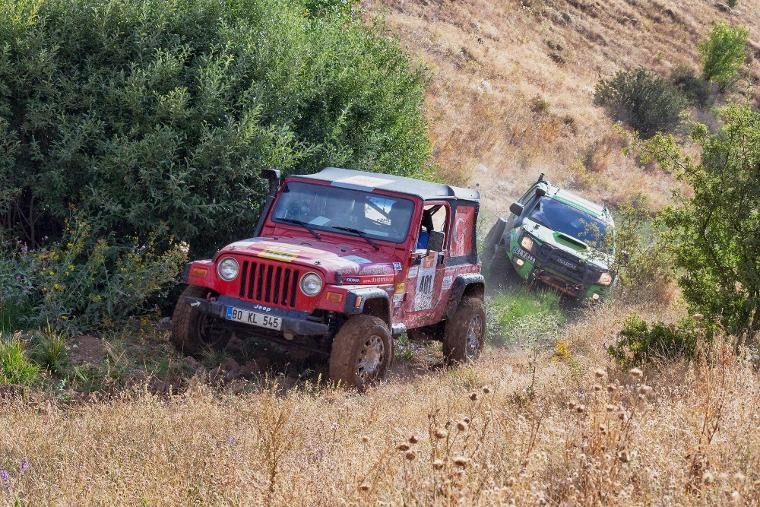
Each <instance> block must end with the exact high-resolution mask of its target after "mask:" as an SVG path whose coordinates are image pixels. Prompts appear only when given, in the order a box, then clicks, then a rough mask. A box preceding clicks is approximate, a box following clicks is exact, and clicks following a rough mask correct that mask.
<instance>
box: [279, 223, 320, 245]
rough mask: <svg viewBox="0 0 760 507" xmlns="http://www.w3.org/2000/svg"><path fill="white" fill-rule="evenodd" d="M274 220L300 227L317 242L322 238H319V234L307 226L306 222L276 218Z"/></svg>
mask: <svg viewBox="0 0 760 507" xmlns="http://www.w3.org/2000/svg"><path fill="white" fill-rule="evenodd" d="M276 220H279V221H280V222H285V223H288V224H294V225H300V226H301V227H303V228H304V229H306V230H307V231H309V232H310V233H311V235H312V236H314V237H315V238H317V239H319V240H321V239H322V236H320V234H319V233H318V232H317V231H315V230H314V228H313V227H312V226H311V225H309V224H308V223H307V222H304V221H303V220H297V219H295V218H277V219H276Z"/></svg>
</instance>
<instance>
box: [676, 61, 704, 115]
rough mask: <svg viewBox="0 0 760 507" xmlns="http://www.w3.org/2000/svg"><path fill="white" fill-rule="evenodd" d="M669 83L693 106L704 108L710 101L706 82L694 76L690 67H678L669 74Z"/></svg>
mask: <svg viewBox="0 0 760 507" xmlns="http://www.w3.org/2000/svg"><path fill="white" fill-rule="evenodd" d="M670 81H671V82H672V83H673V84H674V85H675V86H676V87H677V88H678V89H679V90H680V91H681V93H683V95H684V96H685V97H686V98H687V99H689V102H691V103H692V104H694V105H695V106H699V107H705V106H707V105H708V103H709V101H710V87H709V86H708V84H707V81H705V80H704V79H702V78H700V77H699V76H697V75H696V73H695V72H694V70H693V69H692V68H691V67H688V66H686V65H679V66H677V67H676V68H674V69H673V72H671V74H670Z"/></svg>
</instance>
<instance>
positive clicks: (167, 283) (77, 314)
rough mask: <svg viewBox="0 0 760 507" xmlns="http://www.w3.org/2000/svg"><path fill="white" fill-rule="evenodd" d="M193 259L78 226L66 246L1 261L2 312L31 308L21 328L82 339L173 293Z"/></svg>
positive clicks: (20, 315)
mask: <svg viewBox="0 0 760 507" xmlns="http://www.w3.org/2000/svg"><path fill="white" fill-rule="evenodd" d="M158 234H159V233H158V232H157V235H158ZM111 239H112V238H111ZM186 260H187V257H186V253H185V249H184V247H183V245H180V244H176V243H170V244H169V245H167V246H166V247H165V248H161V249H158V248H157V247H156V245H155V242H154V240H153V239H152V238H148V240H147V242H145V243H142V244H141V243H138V242H137V241H136V240H132V242H131V243H130V242H126V240H125V241H124V242H121V243H120V244H116V243H115V241H109V238H96V237H95V236H94V235H93V233H92V228H91V227H90V226H89V224H88V223H86V222H83V221H81V220H75V221H72V222H71V223H69V225H68V226H67V228H66V230H65V232H64V237H63V238H62V241H61V242H57V243H54V244H52V245H50V246H49V247H47V248H44V249H39V250H36V251H33V252H24V251H17V252H15V253H14V254H13V255H12V256H9V257H6V258H4V259H2V260H0V282H3V284H2V285H0V307H3V308H5V307H9V308H22V309H23V312H17V314H15V315H14V316H13V319H12V320H13V322H11V325H10V326H9V327H11V328H14V329H16V328H20V327H25V328H44V327H46V326H47V325H52V326H53V327H54V328H55V329H58V330H64V331H67V332H68V333H71V334H75V333H82V332H86V331H90V330H94V329H97V328H102V327H108V326H110V325H112V324H115V323H118V322H121V321H123V320H124V319H125V318H126V317H127V316H129V315H132V314H134V313H138V312H140V311H141V310H144V309H145V307H146V304H147V303H148V302H149V300H150V298H152V297H155V296H156V295H161V294H163V293H165V292H166V291H167V290H168V289H169V288H170V287H171V286H173V285H174V284H175V282H176V276H177V273H178V272H179V270H180V269H181V267H182V265H183V264H184V263H185V261H186ZM5 282H7V283H5ZM8 320H11V319H8Z"/></svg>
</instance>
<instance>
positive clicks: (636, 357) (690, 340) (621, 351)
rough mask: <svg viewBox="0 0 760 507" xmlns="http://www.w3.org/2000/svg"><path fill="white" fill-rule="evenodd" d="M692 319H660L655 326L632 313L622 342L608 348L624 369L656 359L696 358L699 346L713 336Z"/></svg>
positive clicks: (624, 324) (621, 339)
mask: <svg viewBox="0 0 760 507" xmlns="http://www.w3.org/2000/svg"><path fill="white" fill-rule="evenodd" d="M697 324H698V323H697V322H695V321H694V320H692V319H688V318H687V319H683V320H681V321H680V322H678V323H677V324H663V323H662V322H657V323H654V324H652V325H651V326H650V325H649V324H647V323H646V322H645V321H644V320H642V319H641V317H639V316H638V315H630V316H628V318H626V320H625V322H624V323H623V328H622V330H621V331H620V333H619V334H618V338H619V339H618V342H617V343H615V344H614V345H610V346H609V348H608V349H607V352H608V353H609V355H610V356H611V357H612V358H613V359H614V360H615V361H616V362H617V363H618V364H619V365H620V366H621V367H623V368H630V367H633V366H645V365H647V364H649V363H651V362H653V361H671V360H674V359H686V360H692V359H694V358H695V357H696V355H697V353H698V345H699V344H701V343H703V344H708V343H710V342H711V341H712V338H713V335H712V332H711V331H710V330H709V329H706V328H704V327H702V326H699V325H697Z"/></svg>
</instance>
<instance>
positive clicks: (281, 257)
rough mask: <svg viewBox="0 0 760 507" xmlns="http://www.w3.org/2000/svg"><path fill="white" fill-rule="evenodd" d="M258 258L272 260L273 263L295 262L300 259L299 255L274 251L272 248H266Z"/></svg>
mask: <svg viewBox="0 0 760 507" xmlns="http://www.w3.org/2000/svg"><path fill="white" fill-rule="evenodd" d="M258 257H261V258H263V259H271V260H273V261H281V262H293V261H294V260H295V259H297V258H298V254H297V253H294V252H285V251H283V250H274V249H272V248H265V249H264V250H262V251H261V252H259V254H258Z"/></svg>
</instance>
